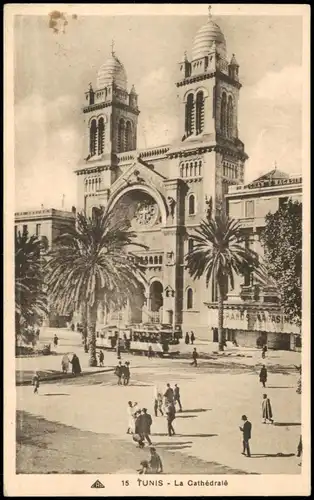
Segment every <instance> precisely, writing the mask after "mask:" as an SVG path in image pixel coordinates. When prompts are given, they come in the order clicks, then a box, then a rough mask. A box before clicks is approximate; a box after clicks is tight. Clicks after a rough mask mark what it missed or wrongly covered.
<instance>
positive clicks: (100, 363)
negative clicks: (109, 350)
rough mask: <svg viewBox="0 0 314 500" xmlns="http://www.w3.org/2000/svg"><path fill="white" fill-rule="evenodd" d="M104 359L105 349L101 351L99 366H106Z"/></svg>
mask: <svg viewBox="0 0 314 500" xmlns="http://www.w3.org/2000/svg"><path fill="white" fill-rule="evenodd" d="M104 359H105V356H104V353H103V351H102V350H101V351H100V352H99V366H104Z"/></svg>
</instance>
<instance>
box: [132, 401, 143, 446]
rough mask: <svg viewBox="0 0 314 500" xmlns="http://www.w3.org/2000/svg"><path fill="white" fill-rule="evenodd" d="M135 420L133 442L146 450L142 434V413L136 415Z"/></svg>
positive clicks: (139, 411)
mask: <svg viewBox="0 0 314 500" xmlns="http://www.w3.org/2000/svg"><path fill="white" fill-rule="evenodd" d="M134 418H135V433H134V434H133V441H135V442H136V443H138V446H139V448H144V446H145V445H144V437H143V434H142V412H141V410H138V411H137V412H135V414H134Z"/></svg>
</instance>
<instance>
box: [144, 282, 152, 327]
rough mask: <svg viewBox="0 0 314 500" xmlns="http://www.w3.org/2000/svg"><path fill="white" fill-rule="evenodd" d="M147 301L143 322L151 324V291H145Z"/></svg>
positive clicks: (145, 302)
mask: <svg viewBox="0 0 314 500" xmlns="http://www.w3.org/2000/svg"><path fill="white" fill-rule="evenodd" d="M144 297H145V301H144V305H143V309H142V321H143V323H149V322H150V312H151V302H152V299H151V296H150V293H149V290H146V291H145V294H144Z"/></svg>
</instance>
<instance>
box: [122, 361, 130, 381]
mask: <svg viewBox="0 0 314 500" xmlns="http://www.w3.org/2000/svg"><path fill="white" fill-rule="evenodd" d="M129 382H130V362H129V361H126V362H125V363H124V367H123V384H124V385H129Z"/></svg>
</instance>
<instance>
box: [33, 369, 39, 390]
mask: <svg viewBox="0 0 314 500" xmlns="http://www.w3.org/2000/svg"><path fill="white" fill-rule="evenodd" d="M39 382H40V377H39V372H38V370H36V371H35V373H34V376H33V386H34V394H38V388H39Z"/></svg>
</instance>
